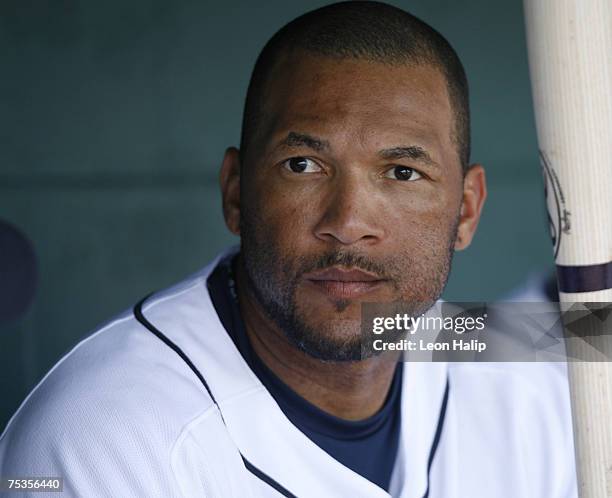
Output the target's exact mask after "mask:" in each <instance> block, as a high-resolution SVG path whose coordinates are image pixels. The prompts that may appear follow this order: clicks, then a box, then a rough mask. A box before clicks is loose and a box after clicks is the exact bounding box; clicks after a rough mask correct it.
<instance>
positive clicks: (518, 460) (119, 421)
mask: <svg viewBox="0 0 612 498" xmlns="http://www.w3.org/2000/svg"><path fill="white" fill-rule="evenodd" d="M216 262H217V260H216V261H214V262H213V263H212V264H211V265H209V266H208V267H207V268H205V269H204V270H202V271H201V272H199V273H198V274H196V275H195V276H193V277H191V278H189V279H188V280H186V281H184V282H182V283H180V284H179V285H177V286H175V287H173V288H171V289H169V290H167V291H165V292H161V293H158V294H155V295H153V296H151V297H150V298H148V299H146V300H145V301H144V303H143V304H142V306H140V307H138V306H137V307H136V308H135V309H134V310H131V311H129V312H126V313H125V314H123V315H121V316H119V317H118V318H116V319H114V320H113V321H111V322H110V323H108V324H107V325H105V326H104V327H102V328H101V329H100V330H98V331H97V332H95V333H94V334H93V335H91V336H90V337H88V338H87V339H85V340H84V341H82V342H81V343H80V344H78V345H77V346H76V347H75V348H74V349H73V350H72V351H70V352H69V353H68V354H67V355H66V356H65V357H64V358H63V359H62V360H61V361H60V362H59V363H58V364H57V365H56V366H55V367H54V368H53V369H52V370H51V371H50V372H49V373H48V374H47V375H46V376H45V378H44V379H43V380H42V381H41V383H40V384H39V385H38V386H37V387H36V388H35V389H34V390H33V391H32V393H31V394H30V395H29V396H28V397H27V398H26V400H25V401H24V403H23V404H22V405H21V407H20V408H19V410H18V411H17V413H16V414H15V415H14V416H13V418H12V419H11V420H10V422H9V424H8V425H7V428H6V430H5V432H4V433H3V434H2V436H1V437H0V476H5V477H8V476H58V477H63V478H64V495H60V496H83V497H97V496H103V497H132V496H138V497H145V496H146V497H164V498H167V497H222V498H234V497H235V498H248V497H253V498H255V497H278V496H297V497H300V498H303V497H316V498H332V497H333V498H338V497H342V498H344V497H351V498H352V497H373V498H383V497H389V496H393V497H401V498H424V497H427V498H467V497H469V498H479V497H483V498H485V497H486V498H506V497H507V498H544V497H545V498H570V497H571V498H574V497H576V496H577V492H576V478H575V470H574V450H573V442H572V430H571V420H570V409H569V394H568V386H567V379H566V376H565V370H564V365H563V364H551V363H549V364H543V363H457V364H445V363H407V364H406V365H405V370H404V375H403V386H402V422H401V434H400V438H401V440H400V444H399V450H398V455H397V458H396V463H395V468H394V472H393V476H392V480H391V487H390V490H389V491H388V492H387V491H385V490H383V489H381V488H379V487H378V486H376V485H375V484H373V483H372V482H370V481H368V480H367V479H365V478H363V477H362V476H360V475H358V474H357V473H355V472H353V471H352V470H350V469H349V468H347V467H345V466H344V465H342V464H341V463H339V462H338V461H337V460H335V459H334V458H332V457H331V456H330V455H329V454H328V453H326V452H325V451H323V450H322V449H321V448H319V447H318V446H317V445H316V444H314V443H313V442H312V441H311V440H310V439H308V438H307V437H306V436H305V435H304V434H303V433H302V432H300V431H299V430H298V429H297V428H296V427H295V426H294V425H293V424H292V423H291V422H290V421H289V419H288V418H287V417H286V416H285V415H284V413H283V412H282V411H281V410H280V408H279V407H278V405H277V404H276V402H275V401H274V399H273V398H272V397H271V395H270V394H269V393H268V391H267V390H266V389H265V388H264V386H263V385H262V384H261V382H260V381H259V380H258V378H257V377H256V376H255V375H254V373H253V372H252V371H251V370H250V369H249V367H248V366H247V364H246V362H245V361H244V360H243V358H242V356H241V355H240V353H239V351H238V350H237V348H236V346H235V345H234V343H233V342H232V340H231V338H230V337H229V335H228V333H227V332H226V330H225V329H224V328H223V326H222V324H221V322H220V321H219V318H218V316H217V313H216V312H215V309H214V307H213V304H212V303H211V299H210V296H209V293H208V290H207V286H206V279H207V276H208V275H209V273H210V272H211V270H212V269H213V268H214V265H215V264H216ZM16 496H17V495H16ZM19 496H23V495H19ZM32 496H33V497H35V498H36V497H41V496H45V493H40V492H37V493H32ZM48 496H52V497H53V496H58V494H55V493H54V494H51V493H49V494H48Z"/></svg>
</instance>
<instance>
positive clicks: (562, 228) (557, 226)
mask: <svg viewBox="0 0 612 498" xmlns="http://www.w3.org/2000/svg"><path fill="white" fill-rule="evenodd" d="M540 162H541V163H542V174H543V176H544V195H545V196H546V206H547V210H548V225H549V227H550V237H551V239H552V243H553V249H554V253H555V259H556V258H557V254H559V247H560V246H561V240H562V238H563V234H569V233H570V230H571V221H570V215H571V213H570V212H569V211H568V210H567V209H566V208H565V196H564V195H563V190H562V189H561V184H560V183H559V178H558V177H557V173H556V172H555V170H554V168H553V167H552V166H551V164H550V161H549V159H548V157H546V154H545V153H544V151H540Z"/></svg>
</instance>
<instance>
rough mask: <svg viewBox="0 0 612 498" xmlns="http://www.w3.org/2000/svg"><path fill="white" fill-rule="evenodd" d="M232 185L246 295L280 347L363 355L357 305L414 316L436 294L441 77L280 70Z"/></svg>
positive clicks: (451, 184) (455, 164)
mask: <svg viewBox="0 0 612 498" xmlns="http://www.w3.org/2000/svg"><path fill="white" fill-rule="evenodd" d="M271 80H272V81H271V83H270V84H269V85H268V87H267V98H266V101H265V106H264V107H265V111H264V112H265V115H264V117H263V119H262V121H261V123H260V128H259V130H260V131H259V132H258V136H257V138H256V140H255V142H254V144H253V146H251V147H250V148H249V152H248V158H247V160H246V162H245V164H244V165H243V167H242V172H241V180H240V189H241V193H240V235H241V246H242V256H243V258H244V264H245V268H246V273H247V275H248V279H249V282H250V287H251V290H252V291H253V292H254V295H255V297H256V298H257V300H258V301H259V304H260V305H261V306H263V309H264V311H265V312H266V314H267V315H268V317H269V318H270V319H272V320H273V321H274V322H275V323H276V325H278V326H279V327H280V328H281V329H282V330H283V331H284V333H285V334H286V335H287V337H289V339H290V340H291V341H292V342H293V343H294V344H295V345H296V346H297V347H299V348H300V349H302V350H304V351H305V352H307V353H308V354H310V355H312V356H315V357H317V358H321V359H324V360H331V361H340V360H358V359H360V358H361V341H360V339H361V332H360V318H361V309H360V306H361V303H363V302H391V301H403V302H406V303H408V305H409V307H410V309H411V310H412V311H413V313H414V314H420V313H422V312H424V311H425V310H427V309H428V308H429V307H430V306H431V305H432V304H433V302H435V300H436V299H437V298H438V297H439V295H440V294H441V292H442V290H443V288H444V285H445V283H446V279H447V276H448V272H449V269H450V263H451V258H452V253H453V246H454V243H455V238H456V233H457V223H458V220H459V214H460V208H461V201H462V195H463V175H462V170H461V165H460V161H459V155H458V151H457V146H456V144H455V143H454V142H453V140H452V131H453V126H454V121H453V113H452V109H451V104H450V101H449V98H448V93H447V88H446V83H445V79H444V77H443V75H442V74H441V73H440V72H439V70H438V69H436V68H434V67H432V66H408V65H395V66H392V65H385V64H380V63H374V62H367V61H360V60H352V59H341V60H338V59H331V58H324V57H315V56H307V57H301V58H299V59H298V58H294V59H292V60H289V61H285V62H284V63H283V64H281V65H280V67H277V69H276V70H275V71H274V72H273V75H272V78H271Z"/></svg>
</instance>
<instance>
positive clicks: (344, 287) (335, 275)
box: [304, 266, 386, 299]
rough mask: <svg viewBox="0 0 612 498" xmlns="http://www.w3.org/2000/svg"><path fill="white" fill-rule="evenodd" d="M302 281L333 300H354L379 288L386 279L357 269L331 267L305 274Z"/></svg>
mask: <svg viewBox="0 0 612 498" xmlns="http://www.w3.org/2000/svg"><path fill="white" fill-rule="evenodd" d="M304 279H305V280H306V281H307V282H308V283H309V284H310V285H311V286H313V287H314V288H315V289H317V290H318V291H319V292H322V293H324V294H325V295H327V296H329V297H331V298H335V299H354V298H357V297H362V296H364V295H366V294H369V293H371V292H373V291H375V290H377V289H378V288H379V287H381V286H382V285H383V284H384V282H385V281H386V279H383V278H381V277H380V276H378V275H376V274H374V273H370V272H366V271H363V270H360V269H357V268H344V267H340V266H333V267H330V268H326V269H324V270H319V271H316V272H311V273H307V274H305V275H304Z"/></svg>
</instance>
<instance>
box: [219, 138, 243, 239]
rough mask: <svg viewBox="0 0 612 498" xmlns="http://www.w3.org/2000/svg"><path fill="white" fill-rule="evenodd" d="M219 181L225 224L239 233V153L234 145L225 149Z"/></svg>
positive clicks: (233, 231)
mask: <svg viewBox="0 0 612 498" xmlns="http://www.w3.org/2000/svg"><path fill="white" fill-rule="evenodd" d="M219 183H220V185H221V195H222V197H223V217H224V218H225V224H226V225H227V228H229V230H230V232H232V233H233V234H234V235H240V153H239V152H238V149H236V147H229V148H228V149H227V150H226V151H225V155H224V156H223V164H222V165H221V171H220V173H219Z"/></svg>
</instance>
